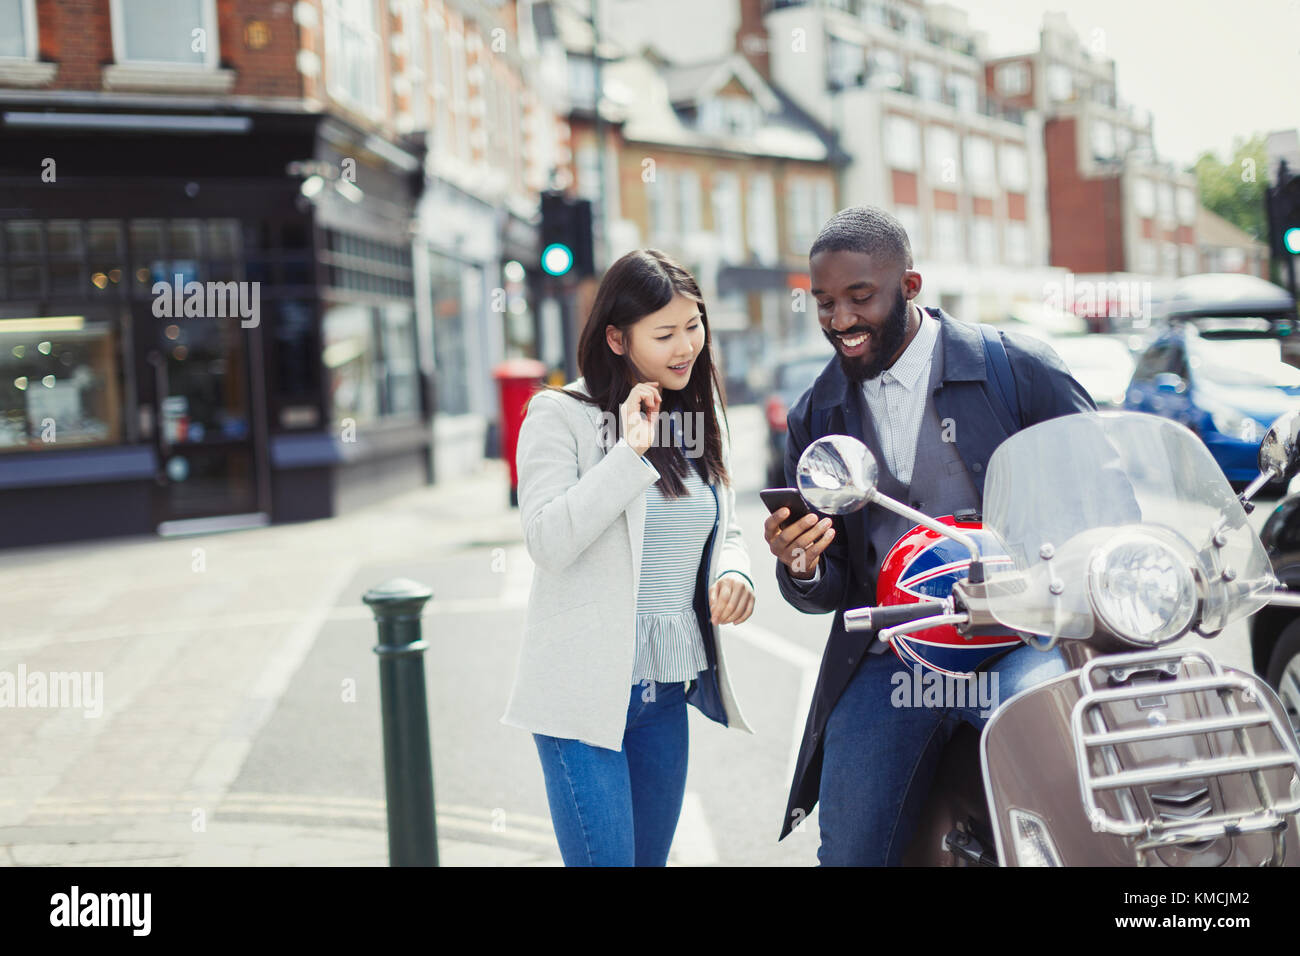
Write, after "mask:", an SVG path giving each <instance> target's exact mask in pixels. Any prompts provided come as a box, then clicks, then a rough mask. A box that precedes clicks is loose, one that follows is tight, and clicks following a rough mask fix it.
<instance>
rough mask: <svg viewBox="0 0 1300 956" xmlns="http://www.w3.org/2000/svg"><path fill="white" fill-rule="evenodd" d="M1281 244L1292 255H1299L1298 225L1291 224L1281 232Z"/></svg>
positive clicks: (1299, 232) (1299, 228) (1299, 227)
mask: <svg viewBox="0 0 1300 956" xmlns="http://www.w3.org/2000/svg"><path fill="white" fill-rule="evenodd" d="M1282 246H1283V247H1284V248H1285V249H1286V251H1287V252H1289V253H1291V254H1292V255H1300V226H1292V227H1291V228H1290V229H1288V230H1287V231H1286V232H1284V233H1282Z"/></svg>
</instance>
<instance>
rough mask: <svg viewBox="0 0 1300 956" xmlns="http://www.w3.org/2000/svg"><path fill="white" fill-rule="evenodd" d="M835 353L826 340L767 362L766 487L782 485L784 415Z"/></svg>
mask: <svg viewBox="0 0 1300 956" xmlns="http://www.w3.org/2000/svg"><path fill="white" fill-rule="evenodd" d="M834 357H835V353H834V352H833V351H832V350H831V347H830V344H829V343H818V344H816V345H810V346H807V347H805V348H801V349H798V350H796V351H792V352H786V353H784V354H783V355H780V356H778V357H777V358H776V359H775V360H774V361H773V362H772V364H771V365H769V366H768V373H767V398H766V399H765V400H764V402H763V411H764V413H765V417H766V418H767V487H769V488H781V487H784V486H785V432H786V423H785V420H786V416H787V415H789V414H790V406H792V405H793V404H794V403H795V402H797V401H799V397H800V396H801V395H803V393H804V392H806V391H808V389H809V388H811V387H812V383H813V382H814V381H816V379H817V376H818V375H820V374H821V372H822V369H824V368H825V367H826V363H827V362H829V361H830V360H831V359H833V358H834Z"/></svg>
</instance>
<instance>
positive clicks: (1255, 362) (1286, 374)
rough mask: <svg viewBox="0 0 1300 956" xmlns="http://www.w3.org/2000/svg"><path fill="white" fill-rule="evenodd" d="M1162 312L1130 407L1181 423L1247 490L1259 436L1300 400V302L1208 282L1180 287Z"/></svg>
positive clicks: (1256, 285)
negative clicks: (1299, 355)
mask: <svg viewBox="0 0 1300 956" xmlns="http://www.w3.org/2000/svg"><path fill="white" fill-rule="evenodd" d="M1163 306H1164V308H1163V310H1162V311H1163V313H1164V315H1163V318H1164V321H1165V323H1166V324H1165V325H1164V327H1163V329H1162V330H1161V331H1160V332H1159V333H1158V335H1157V336H1156V338H1155V340H1154V341H1153V342H1152V343H1151V345H1150V346H1149V347H1148V349H1147V350H1146V352H1145V353H1143V355H1142V358H1141V360H1140V361H1139V362H1138V365H1137V369H1136V371H1135V372H1134V374H1133V380H1132V382H1131V383H1130V385H1129V388H1128V393H1127V395H1126V396H1125V401H1124V407H1125V408H1127V409H1131V410H1134V411H1141V412H1149V413H1151V414H1155V415H1160V416H1163V417H1165V418H1172V419H1174V420H1175V421H1178V422H1181V423H1182V424H1184V425H1186V426H1187V427H1188V428H1190V429H1191V430H1192V431H1194V432H1195V433H1196V434H1197V435H1199V436H1200V437H1201V440H1202V441H1204V442H1205V444H1206V445H1207V446H1208V447H1209V449H1210V452H1211V454H1213V455H1214V459H1215V461H1217V462H1218V463H1219V467H1220V468H1222V469H1223V472H1224V474H1225V475H1226V476H1227V477H1228V480H1229V481H1232V482H1246V481H1249V480H1251V478H1253V477H1254V475H1255V474H1256V468H1255V455H1256V452H1257V450H1258V448H1259V439H1260V436H1262V435H1263V434H1264V432H1265V431H1266V430H1267V429H1268V427H1269V425H1270V424H1272V422H1273V420H1274V419H1276V418H1277V416H1278V415H1280V414H1282V413H1283V412H1284V411H1287V410H1288V409H1290V408H1293V407H1295V404H1296V401H1297V398H1298V397H1300V369H1297V368H1296V367H1295V366H1294V365H1292V364H1288V362H1287V361H1286V359H1287V358H1288V357H1290V356H1291V355H1293V354H1296V350H1297V347H1300V340H1297V341H1296V344H1295V345H1294V346H1293V345H1292V344H1291V340H1293V339H1295V338H1296V336H1295V333H1296V332H1297V323H1296V311H1295V302H1294V300H1292V298H1291V296H1290V294H1288V293H1287V292H1286V291H1285V290H1284V289H1281V288H1279V287H1278V286H1275V285H1273V284H1272V283H1271V282H1265V281H1264V280H1263V279H1258V278H1255V277H1254V276H1244V275H1235V274H1232V275H1229V274H1225V275H1218V274H1210V275H1198V276H1186V277H1184V278H1182V279H1179V280H1177V281H1176V282H1175V283H1174V284H1173V287H1172V289H1171V293H1170V295H1169V297H1168V299H1167V300H1166V301H1165V302H1164V303H1163ZM1289 477H1290V476H1288V480H1289Z"/></svg>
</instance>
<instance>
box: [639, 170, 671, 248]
mask: <svg viewBox="0 0 1300 956" xmlns="http://www.w3.org/2000/svg"><path fill="white" fill-rule="evenodd" d="M676 178H677V176H676V174H675V173H674V172H672V171H671V170H668V169H662V168H661V169H658V170H656V172H655V178H654V179H653V180H652V181H651V182H648V183H646V184H645V188H646V198H647V199H648V200H649V203H650V235H651V237H652V238H653V239H654V240H655V241H656V242H664V243H668V244H672V242H673V241H674V240H675V239H676V238H677V195H676V193H677V190H676V189H675V188H674V187H675V186H676Z"/></svg>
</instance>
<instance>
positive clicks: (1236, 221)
mask: <svg viewBox="0 0 1300 956" xmlns="http://www.w3.org/2000/svg"><path fill="white" fill-rule="evenodd" d="M1264 142H1265V141H1264V137H1263V136H1262V135H1258V134H1257V135H1255V136H1252V137H1251V138H1250V139H1248V140H1242V139H1241V138H1240V137H1237V138H1235V139H1234V140H1233V143H1232V160H1231V162H1228V163H1222V162H1220V161H1219V157H1218V156H1216V155H1215V154H1214V153H1211V152H1208V151H1207V152H1204V153H1202V154H1201V155H1200V158H1198V159H1197V160H1196V163H1195V165H1194V166H1193V167H1192V171H1193V172H1195V173H1196V182H1197V185H1198V186H1199V188H1200V193H1201V205H1202V206H1204V207H1205V208H1206V209H1208V210H1210V211H1211V212H1213V213H1216V214H1218V215H1220V216H1222V217H1223V218H1224V219H1226V220H1228V222H1230V223H1232V224H1233V225H1234V226H1236V227H1238V228H1239V229H1242V230H1245V231H1246V232H1248V233H1249V234H1250V235H1251V236H1252V237H1254V238H1255V239H1259V240H1260V241H1262V242H1267V241H1268V216H1267V214H1266V213H1265V212H1264V190H1265V188H1266V187H1267V185H1268V175H1269V173H1268V151H1267V149H1266V148H1265V145H1264Z"/></svg>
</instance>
